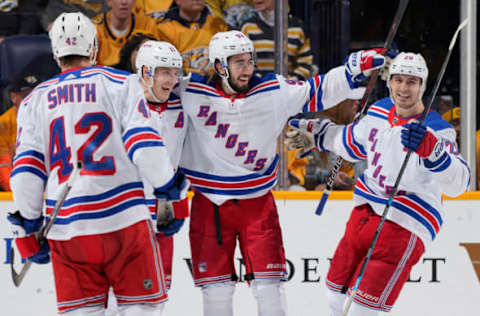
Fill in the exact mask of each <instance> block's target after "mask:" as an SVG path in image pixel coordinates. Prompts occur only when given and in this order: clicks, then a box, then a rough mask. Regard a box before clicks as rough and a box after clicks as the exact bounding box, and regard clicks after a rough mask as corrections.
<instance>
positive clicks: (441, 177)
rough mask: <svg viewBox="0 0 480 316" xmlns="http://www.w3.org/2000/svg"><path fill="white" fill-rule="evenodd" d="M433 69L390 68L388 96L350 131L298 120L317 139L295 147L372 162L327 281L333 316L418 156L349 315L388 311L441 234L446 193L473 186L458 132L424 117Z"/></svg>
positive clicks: (405, 60) (302, 139)
mask: <svg viewBox="0 0 480 316" xmlns="http://www.w3.org/2000/svg"><path fill="white" fill-rule="evenodd" d="M427 77H428V68H427V65H426V63H425V60H424V59H423V57H422V56H421V55H420V54H414V53H401V54H399V55H398V56H397V57H396V58H395V59H394V60H393V62H392V64H391V65H390V68H389V75H388V78H387V86H388V87H389V90H390V98H385V99H382V100H380V101H378V102H376V103H375V104H374V105H372V106H371V107H370V108H369V109H368V112H367V115H366V116H365V117H364V118H363V119H361V120H360V121H358V122H356V123H352V124H348V125H346V126H343V125H336V124H333V123H331V122H330V121H328V120H326V119H320V120H317V121H308V120H300V121H299V120H292V121H290V123H289V124H290V125H291V126H294V127H297V128H300V129H301V130H303V131H304V130H308V131H309V132H313V133H314V137H315V140H313V138H312V136H308V134H304V133H300V132H293V133H289V134H290V136H292V137H291V138H290V139H288V141H287V143H289V144H290V148H298V147H307V148H308V147H310V146H309V144H307V143H311V144H314V145H315V146H316V147H317V148H319V149H320V150H324V151H325V150H330V151H333V152H335V153H337V154H339V155H341V156H342V157H343V158H344V159H347V160H350V161H360V160H366V161H367V169H366V170H365V172H364V173H363V174H362V175H361V176H360V177H359V179H358V180H357V183H356V185H355V189H354V202H355V205H356V206H355V208H354V209H353V211H352V213H351V215H350V219H349V221H348V223H347V225H346V231H345V235H344V236H343V238H342V239H341V241H340V243H339V244H338V246H337V249H336V251H335V255H334V257H333V260H332V262H331V265H330V270H329V272H328V275H327V281H326V283H327V288H328V289H329V291H328V302H329V306H330V309H331V315H333V316H339V315H342V311H343V308H344V302H345V301H346V299H347V294H349V291H350V290H351V288H352V286H353V284H354V282H355V281H356V279H357V276H358V273H359V270H360V267H361V266H362V263H363V260H364V258H365V255H366V253H367V251H368V249H369V247H370V245H371V242H372V238H373V236H374V234H375V231H376V229H377V226H378V223H379V221H380V216H381V215H382V213H383V210H384V208H385V205H386V203H387V200H388V199H389V196H390V193H391V192H392V188H393V185H394V183H395V181H396V179H397V176H398V172H399V167H400V166H401V165H402V163H403V160H404V159H405V156H406V152H407V150H411V151H412V152H413V154H412V157H411V159H410V160H409V162H408V164H407V167H406V169H405V172H404V174H403V177H402V179H401V182H400V186H399V188H398V192H397V194H396V196H395V197H394V200H393V203H392V204H391V206H390V209H389V213H388V216H387V220H386V221H385V223H384V225H383V228H382V230H381V233H380V235H379V238H378V241H377V243H376V245H375V248H374V250H373V252H372V254H371V257H370V261H369V262H368V264H367V268H366V270H365V273H364V274H363V277H362V279H361V283H360V285H359V287H358V291H357V294H356V296H355V297H354V301H353V304H352V306H351V308H350V310H349V313H348V315H349V316H368V315H371V316H374V315H378V314H379V311H385V312H388V311H390V310H391V309H392V307H393V304H394V303H395V300H396V299H397V297H398V295H399V294H400V290H401V288H402V286H403V284H404V283H405V282H406V280H407V278H408V275H409V273H410V270H411V268H412V266H413V265H415V264H416V263H417V262H418V260H419V259H420V257H421V256H422V254H423V253H424V251H425V247H426V246H428V245H429V244H430V243H431V242H432V241H433V240H434V239H435V237H436V236H437V234H438V232H439V230H440V228H441V226H442V223H443V218H444V210H443V207H442V194H445V195H447V196H452V197H455V196H458V195H460V194H461V193H463V192H464V191H465V190H466V189H467V188H468V185H469V182H470V170H469V167H468V165H467V164H466V162H465V161H464V160H463V158H462V157H461V155H460V154H459V152H458V148H457V144H456V143H455V130H454V129H453V128H452V126H451V125H450V124H448V123H447V122H445V121H444V120H443V119H442V118H441V116H440V115H439V114H438V113H437V112H434V111H431V112H430V113H428V114H427V116H426V119H425V122H424V124H422V125H420V124H419V123H418V120H420V119H421V116H422V113H423V111H424V104H423V102H422V95H423V93H424V91H425V87H426V84H427Z"/></svg>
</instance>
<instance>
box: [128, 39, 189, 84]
mask: <svg viewBox="0 0 480 316" xmlns="http://www.w3.org/2000/svg"><path fill="white" fill-rule="evenodd" d="M143 66H145V67H147V69H148V72H149V73H150V76H153V74H154V73H155V69H156V68H157V67H172V68H179V69H182V66H183V60H182V56H181V55H180V53H179V52H178V50H177V49H176V48H175V46H173V45H172V44H170V43H168V42H159V41H146V42H145V43H143V44H142V46H140V48H139V49H138V53H137V59H136V60H135V68H136V70H137V74H138V75H139V76H140V77H142V67H143Z"/></svg>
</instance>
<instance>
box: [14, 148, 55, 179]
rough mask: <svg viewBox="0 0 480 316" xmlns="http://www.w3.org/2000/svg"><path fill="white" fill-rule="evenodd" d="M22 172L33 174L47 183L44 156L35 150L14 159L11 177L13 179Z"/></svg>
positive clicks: (25, 152)
mask: <svg viewBox="0 0 480 316" xmlns="http://www.w3.org/2000/svg"><path fill="white" fill-rule="evenodd" d="M21 172H30V173H33V174H34V175H36V176H38V177H39V178H40V179H42V180H43V181H47V170H46V167H45V162H44V156H43V154H42V153H40V152H38V151H35V150H28V151H24V152H23V153H21V154H19V155H17V156H16V157H15V158H14V159H13V170H12V172H11V174H10V177H11V178H12V177H14V176H15V175H16V174H18V173H21Z"/></svg>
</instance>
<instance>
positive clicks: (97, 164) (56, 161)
mask: <svg viewBox="0 0 480 316" xmlns="http://www.w3.org/2000/svg"><path fill="white" fill-rule="evenodd" d="M92 127H96V128H95V132H93V133H92V135H91V136H90V137H89V138H88V139H87V140H86V141H85V142H84V143H83V144H82V146H80V148H79V149H78V150H77V160H78V161H82V162H83V169H82V170H81V172H80V174H83V175H112V174H114V173H115V161H114V159H113V157H112V156H103V157H101V158H100V159H99V160H94V158H93V154H94V153H95V151H96V150H97V149H98V147H99V146H100V145H101V144H103V142H105V140H106V139H107V137H108V136H109V135H110V134H111V133H112V119H111V118H110V117H109V116H108V115H107V114H106V113H104V112H98V113H87V114H85V115H84V116H83V117H82V118H81V119H80V120H79V121H78V122H77V123H76V124H75V134H87V133H89V132H90V130H91V129H92ZM49 154H50V170H53V169H54V168H56V167H59V169H58V171H57V175H58V182H59V183H62V182H64V181H66V180H67V179H68V176H69V174H70V173H71V172H72V170H73V164H72V163H71V161H70V160H71V157H72V152H71V149H70V146H68V144H67V141H66V138H65V120H64V117H63V116H60V117H58V118H56V119H54V120H53V121H52V123H51V124H50V145H49Z"/></svg>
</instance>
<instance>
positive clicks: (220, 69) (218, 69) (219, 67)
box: [215, 60, 226, 76]
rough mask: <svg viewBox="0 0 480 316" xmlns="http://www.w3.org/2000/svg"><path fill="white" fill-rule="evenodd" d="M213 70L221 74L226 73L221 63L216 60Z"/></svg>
mask: <svg viewBox="0 0 480 316" xmlns="http://www.w3.org/2000/svg"><path fill="white" fill-rule="evenodd" d="M215 71H216V72H217V73H218V74H219V75H221V76H224V75H225V74H226V71H225V68H223V66H222V63H221V62H220V61H218V60H216V61H215Z"/></svg>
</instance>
